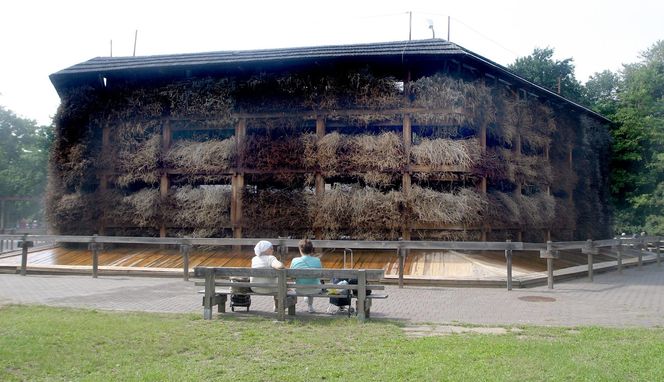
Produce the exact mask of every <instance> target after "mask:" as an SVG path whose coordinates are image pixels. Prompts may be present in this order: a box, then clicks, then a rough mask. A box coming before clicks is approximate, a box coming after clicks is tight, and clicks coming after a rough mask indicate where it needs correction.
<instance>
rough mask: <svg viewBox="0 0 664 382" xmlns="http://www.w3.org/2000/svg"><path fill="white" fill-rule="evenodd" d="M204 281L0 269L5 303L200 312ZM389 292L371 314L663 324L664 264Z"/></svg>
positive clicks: (266, 308)
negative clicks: (508, 284) (521, 283)
mask: <svg viewBox="0 0 664 382" xmlns="http://www.w3.org/2000/svg"><path fill="white" fill-rule="evenodd" d="M199 289H201V288H200V287H196V286H194V284H193V281H189V282H185V281H182V280H180V279H174V278H153V277H131V276H125V277H120V276H101V277H100V278H98V279H93V278H91V277H90V276H68V275H52V276H50V275H49V276H44V275H30V274H28V276H25V277H22V276H19V275H14V274H0V305H2V304H11V303H15V304H43V305H50V306H66V307H82V308H93V309H103V310H124V311H147V312H173V313H185V312H193V313H200V314H202V308H201V296H200V295H199V294H197V291H198V290H199ZM386 293H388V294H389V295H390V297H389V298H388V299H386V300H378V301H374V303H373V307H372V317H373V318H387V319H394V320H403V321H405V322H407V323H409V324H418V323H432V324H449V323H452V324H453V323H467V324H481V325H518V324H533V325H552V326H578V325H599V326H613V327H624V326H630V327H631V326H640V327H655V326H664V266H661V267H658V266H657V265H654V264H653V265H648V266H644V267H643V268H642V269H641V270H639V269H637V268H629V269H626V270H625V271H624V273H623V274H619V273H617V272H610V273H604V274H600V275H596V276H595V281H594V282H593V283H590V282H588V281H587V279H578V280H572V281H564V282H557V283H556V285H555V288H554V289H553V290H549V289H547V287H546V286H541V287H534V288H527V289H515V290H513V291H510V292H508V291H507V290H505V289H498V288H451V287H405V288H403V289H399V288H398V287H396V286H387V287H386ZM327 306H328V304H327V301H326V300H324V299H317V301H316V302H315V307H316V309H317V311H318V312H319V313H316V314H314V315H315V316H324V315H326V313H325V311H326V308H327ZM305 308H306V305H305V303H304V302H303V301H301V302H299V304H298V307H297V309H298V313H297V314H298V315H300V316H303V317H306V316H310V314H309V313H306V312H305ZM241 310H243V309H241ZM271 310H272V300H271V298H270V297H263V296H253V297H252V307H251V311H252V312H254V313H252V314H256V312H258V313H259V314H261V315H265V316H267V317H271V316H274V313H272V312H271ZM229 314H233V313H229Z"/></svg>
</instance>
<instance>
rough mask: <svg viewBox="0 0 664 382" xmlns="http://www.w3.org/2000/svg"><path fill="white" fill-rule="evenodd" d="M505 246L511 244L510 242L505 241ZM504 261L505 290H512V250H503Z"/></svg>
mask: <svg viewBox="0 0 664 382" xmlns="http://www.w3.org/2000/svg"><path fill="white" fill-rule="evenodd" d="M505 242H506V243H507V245H511V244H512V240H509V239H507V240H506V241H505ZM505 261H506V263H507V290H512V249H511V247H510V249H506V250H505Z"/></svg>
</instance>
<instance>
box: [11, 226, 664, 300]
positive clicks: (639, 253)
mask: <svg viewBox="0 0 664 382" xmlns="http://www.w3.org/2000/svg"><path fill="white" fill-rule="evenodd" d="M0 240H2V241H12V240H14V241H18V247H19V248H21V268H20V274H21V275H26V273H27V263H28V249H29V248H31V247H33V246H34V244H35V243H36V242H42V243H43V242H53V243H87V244H88V248H89V250H90V252H91V256H92V277H95V278H96V277H97V276H98V270H99V252H100V251H101V248H102V245H103V244H148V245H173V246H178V247H179V249H180V254H181V256H182V258H183V264H184V265H183V277H184V279H185V280H188V279H189V253H190V251H191V248H192V246H195V245H198V246H208V247H209V246H233V247H237V246H254V245H255V244H256V242H258V240H269V241H270V242H272V244H274V245H275V246H276V247H277V253H283V252H282V251H284V250H285V249H286V248H296V247H297V246H298V242H299V240H295V239H283V238H278V239H248V238H247V239H232V238H176V237H166V238H156V237H126V236H97V235H94V236H67V235H28V234H23V235H18V234H14V235H0ZM312 243H313V245H314V247H316V248H321V249H373V250H384V251H396V253H397V255H398V260H399V287H403V283H404V281H403V279H404V264H405V259H406V257H407V256H408V253H409V251H410V250H457V251H504V252H505V264H506V273H507V283H506V284H507V285H506V286H507V289H508V290H511V289H512V282H513V279H512V256H513V253H514V251H539V257H540V258H542V259H546V263H547V284H548V287H549V288H550V289H553V276H554V275H553V262H554V260H555V259H557V258H559V252H560V251H563V250H581V252H582V253H584V254H586V255H587V256H588V278H589V280H590V281H592V280H593V272H594V267H593V262H594V256H596V255H599V254H600V249H603V252H602V254H603V255H609V256H613V257H615V259H616V267H617V269H618V271H619V272H622V269H623V260H624V258H625V257H626V256H628V257H636V258H637V264H638V266H639V267H640V266H642V265H643V256H644V255H653V256H654V257H655V261H656V262H657V264H658V265H659V264H660V257H661V248H662V245H663V244H664V237H661V236H642V237H636V238H617V239H606V240H587V241H564V242H551V241H549V242H546V243H524V242H512V241H509V240H507V241H504V242H484V241H364V240H312Z"/></svg>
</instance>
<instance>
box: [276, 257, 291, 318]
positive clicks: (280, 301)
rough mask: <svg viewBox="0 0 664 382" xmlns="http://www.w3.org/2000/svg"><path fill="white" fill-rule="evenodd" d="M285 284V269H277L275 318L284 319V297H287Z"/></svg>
mask: <svg viewBox="0 0 664 382" xmlns="http://www.w3.org/2000/svg"><path fill="white" fill-rule="evenodd" d="M287 288H288V286H287V284H286V270H285V269H277V319H278V320H279V321H283V320H284V319H286V299H287V298H288V295H287V291H288V289H287Z"/></svg>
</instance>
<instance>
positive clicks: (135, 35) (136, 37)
mask: <svg viewBox="0 0 664 382" xmlns="http://www.w3.org/2000/svg"><path fill="white" fill-rule="evenodd" d="M136 40H138V29H136V32H135V33H134V57H135V56H136Z"/></svg>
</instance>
